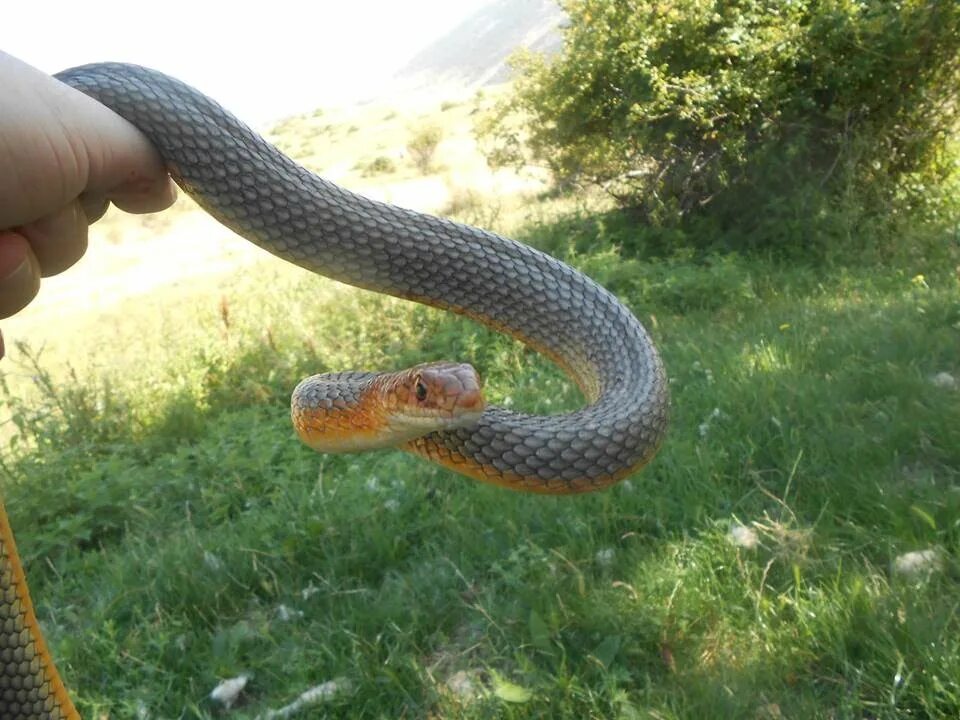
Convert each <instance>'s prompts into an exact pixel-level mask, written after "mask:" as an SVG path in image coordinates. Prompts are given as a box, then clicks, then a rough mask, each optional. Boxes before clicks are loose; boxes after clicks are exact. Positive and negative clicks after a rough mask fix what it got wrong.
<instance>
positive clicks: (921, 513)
mask: <svg viewBox="0 0 960 720" xmlns="http://www.w3.org/2000/svg"><path fill="white" fill-rule="evenodd" d="M910 511H911V512H912V513H913V514H914V515H916V516H917V517H918V518H920V519H921V520H923V521H924V522H925V523H926V524H927V525H929V526H930V529H931V530H933V531H936V529H937V521H936V520H934V519H933V516H932V515H931V514H930V513H928V512H927V511H926V510H924V509H923V508H922V507H920V506H918V505H911V506H910Z"/></svg>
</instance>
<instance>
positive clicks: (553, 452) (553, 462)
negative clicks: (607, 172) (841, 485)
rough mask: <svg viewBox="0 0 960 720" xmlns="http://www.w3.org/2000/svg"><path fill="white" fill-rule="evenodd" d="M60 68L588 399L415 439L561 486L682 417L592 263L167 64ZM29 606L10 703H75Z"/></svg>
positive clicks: (320, 252) (264, 204)
mask: <svg viewBox="0 0 960 720" xmlns="http://www.w3.org/2000/svg"><path fill="white" fill-rule="evenodd" d="M57 77H58V78H59V79H60V80H62V81H63V82H65V83H66V84H68V85H70V86H71V87H73V88H75V89H77V90H80V91H81V92H84V93H86V94H87V95H90V96H92V97H93V98H95V99H97V100H99V101H100V102H101V103H103V104H104V105H106V106H107V107H109V108H110V109H112V110H113V111H114V112H116V113H117V114H118V115H120V116H121V117H123V118H125V119H126V120H128V121H129V122H130V123H132V124H133V125H135V126H136V127H137V128H139V129H140V130H141V131H142V132H143V133H144V135H146V137H147V138H148V139H149V140H150V141H151V142H152V143H153V144H154V145H155V146H156V148H157V149H158V151H159V152H160V154H161V156H162V157H163V158H164V160H165V161H166V163H167V167H168V170H169V172H170V174H171V176H172V177H173V178H174V179H175V180H176V181H177V183H178V184H179V185H180V186H181V187H182V188H183V189H184V190H185V191H186V192H187V193H188V194H190V195H191V196H192V197H193V198H194V199H195V200H196V201H197V202H198V203H199V204H200V205H201V206H202V207H203V208H204V209H205V210H206V211H207V212H208V213H210V214H211V215H213V216H214V217H215V218H217V219H218V220H219V221H220V222H222V223H223V224H224V225H226V226H228V227H229V228H231V229H233V230H234V231H236V232H237V233H239V234H240V235H242V236H244V237H245V238H247V239H248V240H250V241H252V242H254V243H256V244H257V245H259V246H260V247H262V248H264V249H266V250H268V251H269V252H271V253H273V254H275V255H277V256H279V257H281V258H284V259H286V260H289V261H291V262H293V263H295V264H297V265H300V266H302V267H304V268H306V269H308V270H312V271H314V272H316V273H319V274H321V275H325V276H327V277H330V278H333V279H336V280H339V281H341V282H345V283H348V284H351V285H355V286H358V287H361V288H366V289H368V290H373V291H376V292H380V293H386V294H390V295H394V296H397V297H400V298H406V299H409V300H413V301H416V302H420V303H424V304H427V305H432V306H434V307H439V308H443V309H446V310H450V311H452V312H455V313H459V314H463V315H466V316H468V317H471V318H473V319H475V320H477V321H479V322H481V323H483V324H485V325H487V326H489V327H491V328H494V329H496V330H498V331H501V332H504V333H507V334H509V335H512V336H513V337H515V338H518V339H519V340H521V341H522V342H524V343H526V344H528V345H529V346H531V347H533V348H534V349H536V350H538V351H539V352H541V353H543V354H545V355H546V356H548V357H549V358H551V359H552V360H553V361H555V362H556V363H557V364H558V365H559V366H560V367H561V368H562V369H563V370H564V371H566V373H567V374H568V375H569V376H570V377H571V378H572V379H573V380H574V381H575V382H576V383H577V385H578V386H579V388H580V390H581V391H582V393H583V395H584V396H585V398H586V400H587V404H586V405H585V406H584V407H583V408H581V409H579V410H576V411H573V412H569V413H566V414H560V415H553V416H537V415H528V414H523V413H518V412H513V411H510V410H507V409H504V408H499V407H486V408H485V409H484V410H483V411H482V414H479V416H478V417H477V418H475V419H474V420H473V421H471V423H470V424H469V426H467V427H458V428H454V429H450V430H442V431H436V432H430V433H428V434H426V435H424V436H421V437H416V438H412V439H409V440H407V441H405V443H404V444H403V448H404V449H406V450H409V451H411V452H414V453H417V454H420V455H422V456H424V457H426V458H428V459H430V460H432V461H434V462H437V463H440V464H442V465H444V466H446V467H449V468H451V469H453V470H455V471H457V472H460V473H462V474H464V475H467V476H470V477H473V478H475V479H479V480H482V481H485V482H490V483H494V484H497V485H502V486H507V487H511V488H514V489H519V490H525V491H530V492H540V493H554V494H562V493H578V492H586V491H590V490H596V489H599V488H602V487H605V486H608V485H610V484H611V483H613V482H615V481H617V480H619V479H621V478H623V477H625V476H626V475H628V474H630V473H632V472H634V471H636V470H637V469H639V468H640V467H642V466H643V465H645V464H646V463H647V462H648V461H649V460H650V459H651V458H652V457H653V455H654V454H655V453H656V450H657V448H658V446H659V444H660V442H661V439H662V437H663V435H664V432H665V430H666V426H667V409H668V392H667V382H666V376H665V373H664V368H663V364H662V362H661V360H660V357H659V355H658V353H657V351H656V348H655V347H654V344H653V342H652V341H651V339H650V336H649V335H648V333H647V332H646V330H645V329H644V327H643V326H642V325H641V324H640V322H639V321H638V320H637V319H636V317H634V315H633V314H632V313H631V312H630V311H629V310H628V309H627V308H625V307H624V306H623V305H622V304H621V303H620V302H619V301H618V300H617V299H616V298H615V297H614V296H613V295H612V294H611V293H609V292H607V291H606V290H605V289H603V288H602V287H601V286H599V285H598V284H597V283H595V282H593V281H592V280H590V279H589V278H587V277H586V276H585V275H583V274H582V273H580V272H578V271H576V270H574V269H573V268H571V267H569V266H568V265H566V264H564V263H562V262H560V261H559V260H556V259H555V258H552V257H550V256H549V255H546V254H544V253H542V252H539V251H537V250H535V249H533V248H530V247H528V246H526V245H523V244H521V243H518V242H515V241H513V240H510V239H507V238H504V237H501V236H499V235H496V234H494V233H491V232H487V231H485V230H481V229H477V228H474V227H470V226H467V225H461V224H457V223H454V222H451V221H449V220H444V219H440V218H436V217H432V216H429V215H424V214H420V213H417V212H413V211H410V210H405V209H401V208H398V207H394V206H391V205H388V204H385V203H381V202H376V201H373V200H370V199H367V198H364V197H362V196H359V195H356V194H354V193H351V192H349V191H347V190H344V189H342V188H340V187H337V186H336V185H334V184H333V183H330V182H328V181H326V180H324V179H322V178H320V177H318V176H316V175H314V174H313V173H311V172H309V171H308V170H306V169H304V168H302V167H300V166H298V165H297V164H296V163H295V162H293V161H292V160H290V159H289V158H287V157H286V156H285V155H283V154H282V153H281V152H279V151H278V150H276V149H275V148H274V147H272V146H271V145H270V144H268V143H267V142H265V141H264V140H263V139H262V138H260V137H259V136H258V135H257V134H256V133H255V132H253V131H252V130H250V129H249V128H248V127H247V126H246V125H244V124H243V123H241V122H240V121H239V120H237V119H236V118H234V117H233V116H232V115H231V114H230V113H228V112H227V111H225V110H224V109H223V108H222V107H220V106H219V105H218V104H217V103H216V102H214V101H213V100H211V99H210V98H208V97H206V96H205V95H203V94H202V93H200V92H199V91H197V90H195V89H193V88H191V87H190V86H188V85H186V84H184V83H182V82H180V81H178V80H175V79H173V78H170V77H168V76H166V75H164V74H162V73H159V72H156V71H154V70H150V69H147V68H143V67H139V66H134V65H124V64H114V63H104V64H95V65H87V66H82V67H78V68H74V69H72V70H68V71H65V72H63V73H60V74H59V75H58V76H57ZM296 402H297V401H296V400H295V404H296ZM7 535H9V533H7ZM0 542H2V543H3V545H4V547H3V549H4V553H5V554H4V555H3V557H8V556H10V557H13V558H14V559H16V553H15V550H14V549H13V544H12V535H9V540H7V537H5V536H4V537H0ZM17 567H19V564H18V563H17ZM6 577H7V576H6V575H4V576H2V577H0V579H3V584H2V585H0V591H2V592H4V593H5V595H4V598H3V601H2V602H0V613H2V612H7V613H8V614H10V613H13V612H14V611H15V610H17V609H18V608H19V609H24V608H26V609H29V608H28V606H29V598H28V597H27V596H26V587H25V585H23V586H22V593H23V597H25V598H27V602H26V603H23V602H21V601H19V600H17V599H16V597H19V595H17V593H18V592H21V583H20V582H19V580H17V578H16V577H14V574H10V576H9V579H4V578H6ZM20 578H21V579H22V573H21V575H20ZM14 596H16V597H14ZM10 598H13V600H11V599H10ZM22 620H23V622H21V625H22V626H23V627H25V628H26V629H25V630H24V631H23V632H22V633H20V634H18V635H16V637H14V636H13V635H10V636H0V658H2V659H0V717H3V718H11V719H12V720H26V718H59V717H76V715H75V711H73V709H72V706H69V707H68V705H69V700H68V699H66V693H65V692H63V691H62V684H60V682H59V678H57V677H56V671H55V670H54V669H53V664H52V662H49V657H48V656H47V655H46V651H45V649H43V648H42V636H41V635H40V633H39V629H38V628H36V620H35V618H33V617H32V610H31V611H30V613H29V618H28V617H26V615H23V616H22ZM28 646H29V647H33V648H34V649H35V650H36V652H35V653H34V655H35V656H37V657H39V658H40V660H39V661H38V662H34V663H33V664H31V665H29V667H26V666H24V665H23V663H22V662H21V663H19V664H17V663H15V662H13V661H11V660H8V659H7V656H8V655H9V654H10V653H8V652H7V651H8V650H11V652H12V653H13V654H16V653H17V652H19V653H20V654H21V655H22V654H23V649H24V648H25V647H28ZM41 651H42V652H41ZM8 679H9V680H11V682H12V684H13V685H19V686H21V687H22V686H24V685H27V684H28V685H30V686H31V687H33V686H40V687H43V688H46V690H44V691H43V692H45V693H46V695H45V697H46V698H53V700H43V701H42V703H41V704H42V705H43V707H41V704H37V703H34V704H33V705H29V704H28V703H26V701H23V702H20V701H19V700H15V699H14V700H7V699H6V698H7V697H8V696H9V691H8V690H7V689H5V688H9V687H12V685H11V684H10V683H7V680H8ZM4 683H6V684H4ZM57 688H59V690H58V689H57ZM14 694H16V693H14ZM20 695H23V693H20ZM11 702H16V703H20V704H16V705H15V704H10V703H11ZM48 705H49V706H50V707H49V708H48V707H47V706H48ZM50 708H52V709H50Z"/></svg>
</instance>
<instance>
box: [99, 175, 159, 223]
mask: <svg viewBox="0 0 960 720" xmlns="http://www.w3.org/2000/svg"><path fill="white" fill-rule="evenodd" d="M107 197H108V198H109V199H110V202H112V203H113V204H114V205H116V206H117V207H118V208H120V209H121V210H124V211H125V212H128V213H137V214H142V213H153V212H160V211H161V210H166V209H167V208H168V207H170V206H171V205H173V203H174V202H175V201H176V199H177V186H176V185H175V184H174V182H173V180H171V179H170V177H169V176H168V175H164V176H163V177H161V178H141V179H139V180H136V181H131V182H127V183H124V184H123V185H120V186H119V187H116V188H114V189H113V190H112V191H110V192H109V193H108V194H107ZM91 222H93V221H91Z"/></svg>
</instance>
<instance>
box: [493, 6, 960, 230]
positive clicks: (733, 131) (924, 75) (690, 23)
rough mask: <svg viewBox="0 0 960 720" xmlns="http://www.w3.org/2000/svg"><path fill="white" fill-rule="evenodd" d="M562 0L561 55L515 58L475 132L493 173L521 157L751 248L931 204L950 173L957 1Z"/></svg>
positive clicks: (655, 217)
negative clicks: (509, 83)
mask: <svg viewBox="0 0 960 720" xmlns="http://www.w3.org/2000/svg"><path fill="white" fill-rule="evenodd" d="M562 4H563V5H564V7H565V9H566V11H567V13H568V14H569V16H570V23H569V24H568V26H567V29H566V31H565V49H564V52H563V54H562V55H561V56H559V57H558V58H556V59H555V60H553V61H550V60H547V59H544V58H543V57H542V56H538V55H534V54H525V55H521V56H520V57H519V58H518V59H517V61H516V63H517V65H518V67H519V69H520V71H521V75H520V77H519V79H518V81H517V85H516V91H515V94H514V95H513V96H512V97H511V98H510V99H508V100H507V101H505V103H503V104H501V105H500V106H499V108H498V110H497V112H496V113H494V114H493V115H492V116H491V117H490V118H488V119H487V121H486V124H485V126H484V127H482V128H481V133H482V135H483V136H484V137H485V139H486V141H487V142H489V143H490V145H491V147H490V152H489V157H490V159H491V161H492V162H493V163H494V164H505V163H523V162H529V161H531V160H532V161H535V162H538V163H541V164H545V165H547V166H548V167H550V168H551V170H552V171H553V172H554V173H555V175H556V176H557V178H558V179H559V180H560V181H561V183H564V184H567V185H573V186H576V185H578V184H583V183H588V184H598V185H600V186H602V187H603V188H604V189H605V190H606V191H607V192H609V193H610V194H611V195H613V196H614V197H615V198H616V199H617V200H618V201H619V203H620V204H621V205H623V206H625V207H630V208H634V209H638V210H640V211H641V212H642V214H643V216H644V217H645V218H646V219H647V220H649V221H652V222H656V223H663V224H672V223H677V222H679V221H681V220H682V219H683V218H686V217H689V216H691V215H698V214H699V215H704V214H708V215H711V216H713V217H715V218H717V219H719V221H720V224H721V226H723V227H726V228H734V229H736V230H738V231H740V232H746V233H747V234H749V233H751V232H752V233H753V234H754V235H755V236H760V237H763V238H764V240H763V241H762V242H768V243H775V242H777V238H776V237H772V236H771V235H773V236H776V235H777V234H778V233H779V234H780V235H784V234H786V235H789V236H790V237H796V236H797V235H798V226H799V234H802V233H803V232H805V231H809V229H810V227H809V222H810V221H811V219H816V218H817V217H821V216H823V214H824V213H825V212H827V211H828V210H829V209H830V208H835V207H836V203H837V202H838V201H839V202H840V203H841V204H842V202H843V201H844V200H849V199H850V198H851V196H852V197H853V198H854V200H855V202H854V205H855V210H856V212H857V213H859V215H858V217H863V216H865V215H869V214H870V213H872V212H883V211H886V210H887V209H888V207H889V204H890V203H891V202H894V201H895V202H897V203H899V204H900V205H902V206H905V207H915V206H917V205H922V204H924V203H927V202H933V201H935V198H933V197H932V196H933V195H934V194H935V193H932V192H931V190H932V188H934V187H936V186H937V185H938V184H939V183H940V182H941V181H942V179H943V178H944V176H945V175H946V174H947V173H949V172H950V171H951V170H952V169H953V167H954V166H953V163H952V161H951V159H950V158H949V156H948V155H947V154H946V152H945V148H946V141H947V139H948V138H949V137H950V136H951V134H952V133H953V132H954V131H955V129H956V127H957V119H958V113H960V103H958V97H957V95H958V88H960V3H956V2H934V1H928V0H905V1H904V2H896V3H894V2H889V1H888V0H795V1H794V2H789V3H786V2H779V1H776V2H774V1H772V0H740V1H738V2H727V3H722V2H716V1H715V0H675V1H674V2H668V3H663V2H652V1H646V0H633V1H624V0H566V2H563V3H562ZM848 209H850V208H848ZM784 223H786V225H784Z"/></svg>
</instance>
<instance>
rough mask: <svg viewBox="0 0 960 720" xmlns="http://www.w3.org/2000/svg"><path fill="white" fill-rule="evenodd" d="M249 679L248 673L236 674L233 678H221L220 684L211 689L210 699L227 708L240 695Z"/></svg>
mask: <svg viewBox="0 0 960 720" xmlns="http://www.w3.org/2000/svg"><path fill="white" fill-rule="evenodd" d="M249 680H250V676H249V675H238V676H237V677H235V678H229V679H227V680H221V681H220V684H219V685H217V686H216V687H215V688H214V689H213V690H212V691H211V693H210V699H211V700H213V701H214V702H218V703H220V704H221V705H223V707H224V708H226V709H227V710H229V709H230V708H231V707H232V706H233V704H234V703H235V702H236V701H237V698H238V697H240V693H242V692H243V689H244V688H245V687H246V686H247V682H248V681H249Z"/></svg>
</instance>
